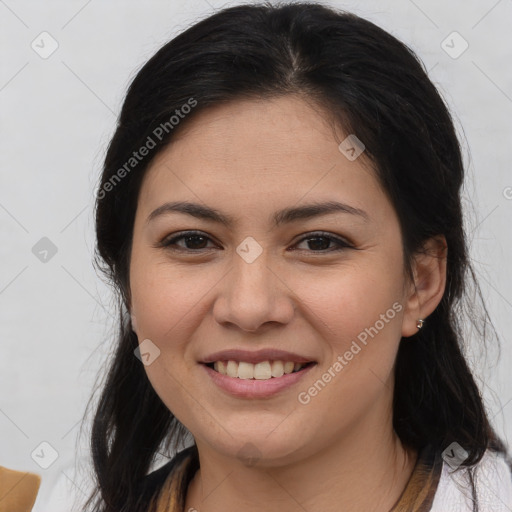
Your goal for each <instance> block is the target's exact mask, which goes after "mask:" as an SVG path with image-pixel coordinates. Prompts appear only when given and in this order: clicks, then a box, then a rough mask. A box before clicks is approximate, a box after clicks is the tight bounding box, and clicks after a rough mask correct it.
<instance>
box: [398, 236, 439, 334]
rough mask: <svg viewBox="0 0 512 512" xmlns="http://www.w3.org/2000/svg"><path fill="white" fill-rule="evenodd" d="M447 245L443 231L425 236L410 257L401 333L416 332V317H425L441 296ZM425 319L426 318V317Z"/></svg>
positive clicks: (423, 318)
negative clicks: (431, 236) (410, 271)
mask: <svg viewBox="0 0 512 512" xmlns="http://www.w3.org/2000/svg"><path fill="white" fill-rule="evenodd" d="M447 253H448V247H447V244H446V239H445V237H444V236H443V235H440V236H436V237H433V238H430V239H428V240H427V241H426V242H425V243H424V244H423V248H422V250H421V251H419V252H417V253H416V254H415V255H414V258H413V275H414V282H410V280H409V281H408V284H407V295H406V302H405V308H404V310H405V311H404V316H403V321H402V336H403V337H404V338H407V337H409V336H412V335H413V334H416V333H417V332H418V327H417V326H416V324H417V323H418V319H420V318H421V319H422V320H425V319H426V318H427V317H428V316H429V315H430V314H431V313H432V311H434V309H436V307H437V305H438V304H439V303H440V302H441V299H442V298H443V294H444V289H445V285H446V257H447ZM427 321H428V320H427Z"/></svg>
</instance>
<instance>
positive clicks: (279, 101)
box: [139, 96, 383, 210]
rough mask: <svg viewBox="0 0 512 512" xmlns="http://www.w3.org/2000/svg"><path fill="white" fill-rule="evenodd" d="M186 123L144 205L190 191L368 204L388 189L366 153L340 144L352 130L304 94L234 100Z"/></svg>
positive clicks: (159, 162)
mask: <svg viewBox="0 0 512 512" xmlns="http://www.w3.org/2000/svg"><path fill="white" fill-rule="evenodd" d="M185 123H186V124H185V125H184V126H183V127H181V128H180V131H179V132H177V134H176V137H175V138H174V139H173V140H172V141H171V143H170V144H169V145H168V146H167V147H166V148H165V149H163V150H162V151H161V152H160V153H159V154H158V155H157V156H156V157H155V159H154V160H153V162H152V163H151V165H150V167H149V169H148V170H147V171H146V176H145V178H144V180H143V184H142V190H141V193H140V196H139V204H140V206H141V207H143V208H144V209H149V208H156V207H158V206H159V203H162V202H165V201H170V200H176V199H178V200H180V199H184V197H185V196H186V198H187V199H190V200H194V201H195V202H198V200H200V201H204V202H208V203H209V204H211V203H212V202H214V203H215V204H216V205H219V204H224V205H225V206H226V207H227V208H229V207H233V208H242V209H244V210H249V209H251V208H256V209H257V208H259V207H260V206H261V205H262V204H263V203H264V204H267V205H268V204H273V205H275V206H276V207H277V206H278V205H280V206H282V205H283V203H290V204H294V203H297V202H298V201H301V199H302V198H304V199H308V200H326V199H327V200H340V201H345V202H347V203H350V204H351V205H352V206H354V207H356V208H358V207H360V208H363V203H371V204H373V205H374V206H375V207H377V206H378V203H379V200H378V199H379V197H378V196H383V192H382V191H381V189H380V186H379V184H378V182H377V180H376V177H375V174H374V172H373V170H372V169H371V168H370V166H369V165H368V163H367V160H366V159H364V154H363V156H362V157H360V158H357V159H356V160H353V161H351V160H349V159H348V158H347V157H346V156H345V155H344V154H343V153H342V152H341V151H340V150H339V148H338V145H339V143H340V141H342V140H343V139H344V138H345V137H346V134H344V133H343V132H342V131H341V130H340V129H339V128H338V129H335V130H336V131H333V125H332V123H331V122H330V120H329V119H328V118H327V117H326V116H325V114H324V113H323V111H322V110H321V109H320V108H319V107H318V108H317V107H315V105H314V104H313V103H311V102H306V101H304V100H303V99H302V98H299V97H295V96H283V97H279V98H273V99H265V100H241V101H234V102H231V103H229V104H225V105H220V106H215V107H210V108H207V109H204V110H202V111H199V112H197V113H196V114H195V116H194V118H192V119H190V120H189V122H188V123H187V121H186V119H185ZM380 200H382V198H380ZM146 207H147V208H146ZM224 209H226V208H224ZM365 209H366V208H365Z"/></svg>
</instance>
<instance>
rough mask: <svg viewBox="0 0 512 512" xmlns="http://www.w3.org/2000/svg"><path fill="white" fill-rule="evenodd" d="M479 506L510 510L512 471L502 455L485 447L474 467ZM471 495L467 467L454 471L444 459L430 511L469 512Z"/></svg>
mask: <svg viewBox="0 0 512 512" xmlns="http://www.w3.org/2000/svg"><path fill="white" fill-rule="evenodd" d="M473 474H474V486H475V490H476V496H477V500H478V509H475V510H492V511H493V512H507V511H510V506H511V505H512V470H511V467H510V466H509V464H508V463H507V461H506V459H505V457H504V456H503V454H500V453H496V452H493V451H490V450H488V451H487V452H486V453H485V455H484V456H483V457H482V459H481V460H480V462H479V463H478V464H477V465H476V466H474V468H473ZM473 504H474V498H473V492H472V485H471V479H470V475H469V472H468V470H467V469H462V470H458V471H454V470H453V469H452V468H451V467H450V466H449V465H448V464H446V462H443V468H442V473H441V477H440V479H439V484H438V487H437V491H436V494H435V497H434V502H433V504H432V508H431V512H445V511H446V510H449V511H450V512H471V511H472V510H473V506H474V505H473Z"/></svg>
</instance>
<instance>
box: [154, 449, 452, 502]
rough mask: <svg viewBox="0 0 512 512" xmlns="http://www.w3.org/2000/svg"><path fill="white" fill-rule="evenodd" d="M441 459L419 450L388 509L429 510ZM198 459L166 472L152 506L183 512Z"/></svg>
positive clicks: (431, 451)
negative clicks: (392, 505)
mask: <svg viewBox="0 0 512 512" xmlns="http://www.w3.org/2000/svg"><path fill="white" fill-rule="evenodd" d="M442 466H443V461H442V459H441V456H440V454H438V453H436V452H435V451H433V450H431V449H429V448H425V449H423V450H422V452H421V454H420V456H419V457H418V460H417V461H416V465H415V466H414V470H413V472H412V474H411V477H410V478H409V481H408V482H407V485H406V487H405V489H404V491H403V492H402V495H401V496H400V498H399V499H398V501H397V503H396V504H395V505H394V507H393V508H392V509H391V510H390V512H428V511H429V510H430V508H431V506H432V502H433V501H434V495H435V493H436V489H437V484H438V483H439V477H440V475H441V470H442ZM197 467H198V462H197V460H196V458H195V454H193V453H192V454H191V455H189V456H188V457H187V458H185V459H184V460H183V461H182V463H181V464H180V465H179V466H178V467H176V468H174V470H173V471H171V473H170V474H169V475H168V477H167V479H166V481H165V483H164V485H163V486H162V489H161V491H160V494H159V495H158V497H157V500H156V503H153V504H152V505H153V507H155V506H156V508H153V507H151V506H150V510H156V512H186V511H184V506H185V498H186V490H187V487H188V484H189V483H190V481H191V480H192V478H193V477H194V474H195V471H196V468H197Z"/></svg>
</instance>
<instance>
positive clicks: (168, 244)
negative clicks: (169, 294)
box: [157, 231, 355, 254]
mask: <svg viewBox="0 0 512 512" xmlns="http://www.w3.org/2000/svg"><path fill="white" fill-rule="evenodd" d="M190 237H203V238H206V239H207V240H208V241H211V238H210V237H209V236H207V235H206V234H204V233H202V232H201V231H184V232H183V233H180V234H179V235H176V236H173V237H172V238H164V239H163V240H162V241H161V242H160V243H159V244H158V245H157V247H163V248H165V249H169V250H171V251H182V252H189V253H199V252H201V251H208V250H209V249H212V247H206V248H202V249H187V248H184V247H179V246H176V245H175V244H176V242H177V241H179V240H181V239H184V238H190ZM318 238H325V239H328V240H331V241H333V242H335V243H336V244H338V247H337V248H334V249H324V250H319V251H313V250H310V251H308V252H313V253H320V254H322V253H330V252H338V251H343V250H345V249H355V247H354V246H353V245H352V244H350V243H348V242H346V241H345V240H343V239H342V238H339V237H336V236H334V235H332V234H330V233H326V232H324V231H318V232H313V233H310V234H308V235H307V236H305V237H303V238H301V239H300V240H299V241H298V242H297V244H300V243H302V242H304V241H308V240H312V239H313V240H314V239H318ZM173 245H174V247H173ZM298 250H299V251H302V250H305V249H298Z"/></svg>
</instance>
